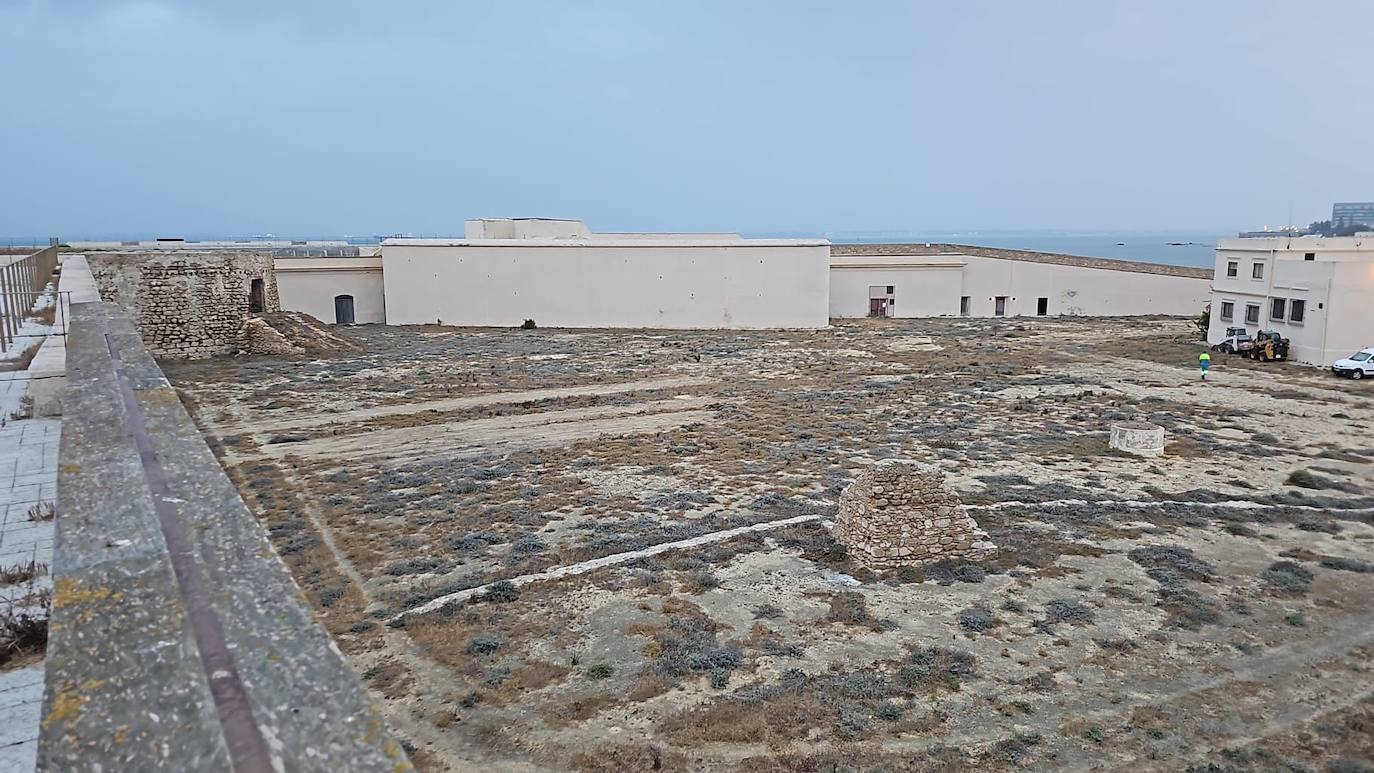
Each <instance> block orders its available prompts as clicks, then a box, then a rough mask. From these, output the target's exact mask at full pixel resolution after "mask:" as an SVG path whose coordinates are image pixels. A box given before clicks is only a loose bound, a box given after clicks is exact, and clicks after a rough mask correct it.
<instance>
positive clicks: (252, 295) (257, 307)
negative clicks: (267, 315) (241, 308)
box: [248, 279, 267, 314]
mask: <svg viewBox="0 0 1374 773" xmlns="http://www.w3.org/2000/svg"><path fill="white" fill-rule="evenodd" d="M264 311H267V297H266V295H265V293H264V292H263V287H262V280H261V279H254V280H253V281H252V282H251V283H249V285H248V313H249V314H261V313H263V312H264Z"/></svg>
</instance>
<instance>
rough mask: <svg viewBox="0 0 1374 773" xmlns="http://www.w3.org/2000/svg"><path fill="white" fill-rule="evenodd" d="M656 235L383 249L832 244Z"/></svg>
mask: <svg viewBox="0 0 1374 773" xmlns="http://www.w3.org/2000/svg"><path fill="white" fill-rule="evenodd" d="M655 237H656V235H654V234H642V235H640V236H636V237H628V236H627V237H623V238H615V237H611V238H608V239H606V238H598V237H597V236H595V235H594V236H592V237H591V238H586V237H581V238H578V237H568V238H563V239H558V238H539V239H518V238H517V239H457V238H454V239H383V240H382V246H383V247H392V246H394V247H573V248H588V247H592V248H596V247H635V248H639V249H645V248H652V247H825V246H828V245H829V244H830V242H828V241H826V240H825V239H741V238H739V237H734V238H722V237H721V236H719V235H717V234H707V235H705V236H704V237H701V238H695V237H693V236H691V235H690V234H671V235H668V236H665V237H664V238H655Z"/></svg>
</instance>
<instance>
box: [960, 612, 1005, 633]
mask: <svg viewBox="0 0 1374 773" xmlns="http://www.w3.org/2000/svg"><path fill="white" fill-rule="evenodd" d="M1001 622H1002V621H1000V620H998V619H997V618H995V617H993V616H992V612H991V610H989V609H988V608H987V607H969V608H968V609H965V610H964V611H963V612H960V613H959V627H960V628H962V629H964V630H965V631H969V632H971V633H983V632H984V631H987V630H989V629H991V628H993V627H995V626H997V625H999V624H1000V623H1001Z"/></svg>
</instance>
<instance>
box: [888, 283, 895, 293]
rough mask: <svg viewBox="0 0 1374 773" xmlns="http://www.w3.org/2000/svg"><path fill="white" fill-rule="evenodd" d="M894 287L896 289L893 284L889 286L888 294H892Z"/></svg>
mask: <svg viewBox="0 0 1374 773" xmlns="http://www.w3.org/2000/svg"><path fill="white" fill-rule="evenodd" d="M893 289H894V288H893V287H892V285H888V286H887V294H888V295H891V294H892V291H893Z"/></svg>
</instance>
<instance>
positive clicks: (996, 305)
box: [992, 295, 1007, 317]
mask: <svg viewBox="0 0 1374 773" xmlns="http://www.w3.org/2000/svg"><path fill="white" fill-rule="evenodd" d="M992 313H993V314H994V315H996V316H998V317H1005V316H1006V315H1007V296H1005V295H999V296H997V297H996V298H995V299H994V300H993V306H992Z"/></svg>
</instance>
